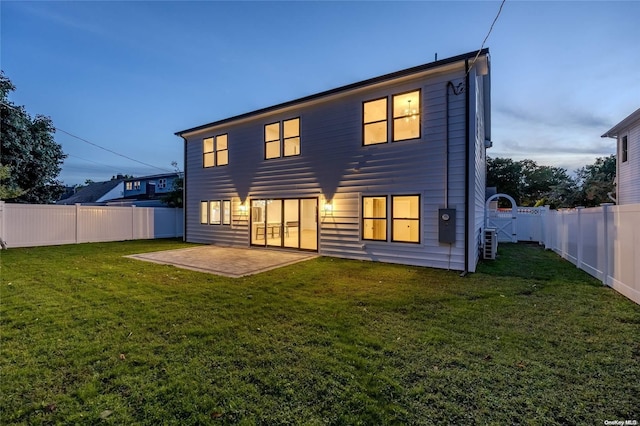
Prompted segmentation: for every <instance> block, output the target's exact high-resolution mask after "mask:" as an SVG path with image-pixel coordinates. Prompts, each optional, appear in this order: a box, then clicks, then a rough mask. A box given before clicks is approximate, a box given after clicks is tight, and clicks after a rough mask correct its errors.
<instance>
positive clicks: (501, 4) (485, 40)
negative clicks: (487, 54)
mask: <svg viewBox="0 0 640 426" xmlns="http://www.w3.org/2000/svg"><path fill="white" fill-rule="evenodd" d="M506 1H507V0H502V3H500V8H499V9H498V13H497V14H496V17H495V18H493V22H492V23H491V27H489V31H488V32H487V35H486V36H485V38H484V40H482V44H481V45H480V49H478V53H477V54H476V57H475V58H473V62H471V65H470V66H469V69H467V75H468V74H469V71H471V68H473V65H475V63H476V61H477V60H478V57H479V56H480V52H482V48H483V47H484V44H485V43H486V42H487V39H488V38H489V35H491V31H493V26H494V25H495V24H496V21H497V20H498V17H499V16H500V13H501V12H502V6H504V3H505V2H506ZM465 77H466V75H465Z"/></svg>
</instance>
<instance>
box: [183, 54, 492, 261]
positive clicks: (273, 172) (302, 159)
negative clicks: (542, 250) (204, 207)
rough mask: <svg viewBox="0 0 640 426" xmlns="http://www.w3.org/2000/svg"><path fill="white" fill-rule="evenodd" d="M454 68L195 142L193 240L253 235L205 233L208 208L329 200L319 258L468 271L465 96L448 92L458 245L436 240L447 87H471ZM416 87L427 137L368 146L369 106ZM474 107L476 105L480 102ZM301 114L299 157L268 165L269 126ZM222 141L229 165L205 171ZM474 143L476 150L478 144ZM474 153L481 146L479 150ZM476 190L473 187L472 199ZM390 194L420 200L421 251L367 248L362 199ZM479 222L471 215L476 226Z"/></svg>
mask: <svg viewBox="0 0 640 426" xmlns="http://www.w3.org/2000/svg"><path fill="white" fill-rule="evenodd" d="M448 70H449V71H448V72H446V73H444V72H438V71H437V70H433V71H431V73H430V74H429V75H428V76H426V77H425V76H422V77H420V78H419V79H413V80H412V79H407V78H404V79H402V81H401V82H397V81H396V82H390V83H389V82H388V83H384V84H376V85H375V86H369V87H367V88H364V89H358V90H354V91H351V92H347V93H341V94H338V95H333V96H331V97H328V98H325V99H321V100H314V101H313V102H308V103H304V104H300V105H298V106H292V107H288V108H287V109H286V110H283V111H275V112H269V113H266V114H263V115H260V116H254V117H250V118H247V119H243V120H241V121H239V122H234V123H231V124H224V125H221V126H220V127H218V128H214V129H207V130H203V131H199V132H197V133H194V134H190V135H189V136H188V140H187V143H186V160H185V161H186V162H187V171H188V172H187V173H188V176H187V179H186V185H187V199H186V211H187V213H186V220H187V222H188V227H187V230H188V231H187V232H188V234H187V236H186V239H187V241H192V242H201V243H213V244H221V245H230V246H248V245H249V228H248V226H246V225H244V224H241V223H234V225H233V226H225V225H201V224H200V216H199V215H200V211H199V203H200V201H201V200H224V199H230V200H233V203H232V206H233V207H232V209H233V214H234V216H235V215H237V214H238V208H239V206H240V204H241V203H242V202H245V201H248V200H249V199H260V198H301V197H318V199H319V200H320V206H321V205H322V203H323V202H324V200H332V202H333V206H334V211H333V214H332V215H329V216H325V215H324V214H323V212H322V211H321V212H320V213H319V220H320V229H319V232H320V235H319V241H320V245H319V253H320V254H322V255H330V256H337V257H346V258H352V259H362V260H377V261H384V262H393V263H403V264H412V265H419V266H432V267H438V268H450V269H454V270H464V269H465V226H464V223H465V217H464V213H465V199H466V198H465V161H464V160H465V128H466V127H465V95H464V94H461V95H457V96H456V95H453V94H451V95H450V98H449V127H450V130H449V136H450V145H449V173H448V175H449V179H448V181H449V188H448V194H449V197H448V198H449V208H455V209H456V219H457V222H456V224H457V227H456V239H457V241H456V243H455V244H453V245H451V246H450V245H449V244H440V243H439V242H438V209H439V208H443V207H445V199H444V194H445V172H446V167H445V164H444V159H445V152H446V131H445V130H446V127H445V124H446V115H445V114H446V111H445V105H446V99H445V95H446V93H447V89H446V84H447V82H448V81H450V80H452V81H453V82H454V84H457V83H459V82H461V81H464V67H463V63H460V65H459V66H457V67H448ZM418 88H420V89H421V90H422V116H421V120H422V127H421V131H422V134H421V138H420V139H417V140H410V141H402V142H394V143H388V144H381V145H373V146H362V102H363V101H366V100H371V99H375V98H378V97H381V96H387V95H393V94H397V93H402V92H406V91H410V90H414V89H418ZM473 93H474V94H475V93H476V92H473ZM472 102H473V104H474V105H475V104H476V101H475V100H474V99H473V95H472ZM480 103H482V100H480ZM298 116H299V117H300V120H301V155H300V156H297V157H287V158H279V159H270V160H264V139H263V129H264V125H265V124H268V123H271V122H274V121H277V120H283V119H288V118H293V117H298ZM472 117H473V116H472ZM471 127H473V126H471ZM473 131H474V132H475V129H474V130H473ZM223 133H227V134H228V135H229V139H228V141H229V165H227V166H222V167H213V168H206V169H205V168H203V167H202V139H203V138H204V137H208V136H214V135H219V134H223ZM482 135H484V131H483V132H482ZM472 143H473V144H474V145H477V141H476V140H475V139H474V140H472ZM481 143H482V144H484V137H482V142H481ZM476 150H477V149H476V147H474V149H472V152H474V151H476ZM482 152H484V145H482ZM482 161H484V156H482V158H474V162H477V164H478V165H477V167H476V170H477V171H478V173H477V174H475V175H473V176H472V177H474V178H477V179H482V181H481V182H477V186H478V187H479V186H482V198H483V199H482V207H484V180H483V178H484V174H483V173H484V165H483V164H482V167H480V163H482ZM477 190H478V188H476V187H474V192H475V191H477ZM393 194H420V196H421V203H422V205H421V209H422V211H421V228H422V232H421V242H420V244H410V243H392V242H372V241H363V240H361V238H360V227H361V217H360V209H361V197H362V196H363V195H393ZM476 201H477V200H476ZM476 201H474V202H475V206H476V207H475V208H476V210H477V209H478V203H477V202H476ZM483 215H484V213H483V214H482V217H483ZM477 217H478V212H477V211H474V219H473V220H474V221H476V220H477ZM480 220H482V219H480ZM474 238H475V237H474ZM472 244H474V243H472ZM474 265H475V262H474Z"/></svg>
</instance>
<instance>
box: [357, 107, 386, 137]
mask: <svg viewBox="0 0 640 426" xmlns="http://www.w3.org/2000/svg"><path fill="white" fill-rule="evenodd" d="M363 117H364V121H363V123H364V129H363V132H362V133H363V138H364V139H363V143H364V145H373V144H377V143H385V142H387V98H382V99H376V100H373V101H369V102H365V103H364V104H363Z"/></svg>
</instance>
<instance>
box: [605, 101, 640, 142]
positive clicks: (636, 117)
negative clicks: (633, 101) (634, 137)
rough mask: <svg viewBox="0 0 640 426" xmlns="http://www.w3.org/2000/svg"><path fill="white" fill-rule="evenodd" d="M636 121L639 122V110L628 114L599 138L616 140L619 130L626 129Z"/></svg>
mask: <svg viewBox="0 0 640 426" xmlns="http://www.w3.org/2000/svg"><path fill="white" fill-rule="evenodd" d="M636 120H640V108H638V109H637V110H635V111H634V112H632V113H631V114H629V115H628V116H627V117H625V118H624V119H623V120H622V121H621V122H619V123H618V124H616V125H615V126H613V127H612V128H611V129H609V131H608V132H606V133H605V134H604V135H602V136H600V137H601V138H617V137H618V133H620V130H622V129H624V128H626V127H627V126H628V125H629V124H631V123H633V122H634V121H636Z"/></svg>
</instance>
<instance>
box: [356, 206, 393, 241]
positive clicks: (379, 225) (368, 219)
mask: <svg viewBox="0 0 640 426" xmlns="http://www.w3.org/2000/svg"><path fill="white" fill-rule="evenodd" d="M362 239H363V240H379V241H387V197H386V196H383V197H362Z"/></svg>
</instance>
